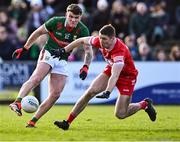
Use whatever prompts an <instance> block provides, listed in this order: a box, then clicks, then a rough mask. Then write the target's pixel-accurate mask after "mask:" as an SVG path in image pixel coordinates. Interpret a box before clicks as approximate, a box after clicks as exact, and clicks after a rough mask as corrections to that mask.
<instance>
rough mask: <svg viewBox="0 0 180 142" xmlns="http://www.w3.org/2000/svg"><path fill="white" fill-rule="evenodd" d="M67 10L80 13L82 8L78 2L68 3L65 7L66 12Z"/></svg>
mask: <svg viewBox="0 0 180 142" xmlns="http://www.w3.org/2000/svg"><path fill="white" fill-rule="evenodd" d="M68 11H71V12H72V13H73V14H75V15H82V9H81V8H80V7H79V5H78V4H70V5H69V6H68V7H67V9H66V12H68Z"/></svg>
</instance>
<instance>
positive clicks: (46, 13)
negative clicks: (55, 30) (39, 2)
mask: <svg viewBox="0 0 180 142" xmlns="http://www.w3.org/2000/svg"><path fill="white" fill-rule="evenodd" d="M55 2H56V0H45V6H44V7H43V9H42V12H41V13H42V15H43V17H44V20H48V19H49V18H51V17H52V16H53V15H54V14H55V7H54V3H55Z"/></svg>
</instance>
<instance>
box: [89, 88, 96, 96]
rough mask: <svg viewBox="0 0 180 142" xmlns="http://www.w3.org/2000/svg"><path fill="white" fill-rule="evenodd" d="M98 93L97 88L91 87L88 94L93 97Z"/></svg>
mask: <svg viewBox="0 0 180 142" xmlns="http://www.w3.org/2000/svg"><path fill="white" fill-rule="evenodd" d="M95 94H96V90H95V89H93V88H91V89H89V90H88V91H87V96H88V97H90V98H93V97H94V96H95Z"/></svg>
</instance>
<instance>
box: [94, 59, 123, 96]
mask: <svg viewBox="0 0 180 142" xmlns="http://www.w3.org/2000/svg"><path fill="white" fill-rule="evenodd" d="M123 66H124V63H122V62H120V63H114V64H113V66H112V74H111V77H110V78H109V81H108V85H107V88H106V90H105V91H104V92H103V93H102V94H100V95H97V96H96V98H100V99H108V98H109V96H110V94H111V92H112V90H113V88H114V87H115V85H116V82H117V80H118V78H119V75H120V73H121V70H122V68H123Z"/></svg>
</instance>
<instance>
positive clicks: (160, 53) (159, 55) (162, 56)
mask: <svg viewBox="0 0 180 142" xmlns="http://www.w3.org/2000/svg"><path fill="white" fill-rule="evenodd" d="M155 60H156V61H160V62H164V61H167V60H168V58H167V55H166V52H165V50H164V49H163V48H162V49H157V51H156V54H155Z"/></svg>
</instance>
